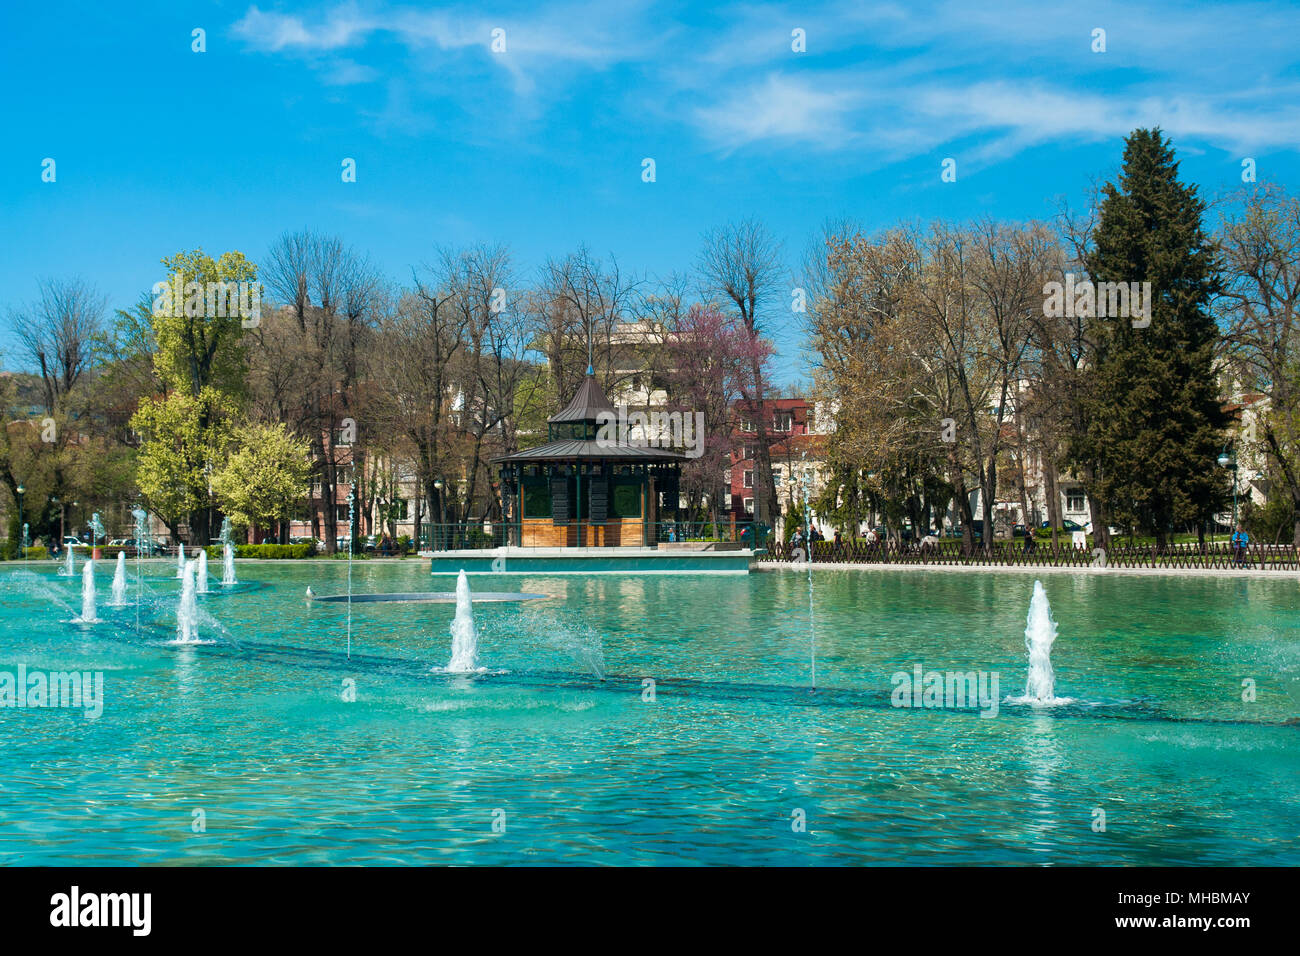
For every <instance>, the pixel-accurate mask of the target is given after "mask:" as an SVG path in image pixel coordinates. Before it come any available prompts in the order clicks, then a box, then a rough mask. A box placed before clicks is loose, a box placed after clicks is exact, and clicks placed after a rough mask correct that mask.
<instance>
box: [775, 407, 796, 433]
mask: <svg viewBox="0 0 1300 956" xmlns="http://www.w3.org/2000/svg"><path fill="white" fill-rule="evenodd" d="M793 427H794V416H793V415H792V414H791V413H790V412H786V411H781V412H774V413H773V414H772V429H773V430H774V431H778V432H788V431H790V430H791V429H792V428H793Z"/></svg>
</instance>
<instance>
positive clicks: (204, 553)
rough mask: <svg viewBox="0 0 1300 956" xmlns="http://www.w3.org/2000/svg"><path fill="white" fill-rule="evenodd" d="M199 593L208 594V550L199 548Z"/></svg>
mask: <svg viewBox="0 0 1300 956" xmlns="http://www.w3.org/2000/svg"><path fill="white" fill-rule="evenodd" d="M197 584H198V592H199V593H200V594H207V593H208V549H207V548H199V571H198V581H197Z"/></svg>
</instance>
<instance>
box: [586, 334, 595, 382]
mask: <svg viewBox="0 0 1300 956" xmlns="http://www.w3.org/2000/svg"><path fill="white" fill-rule="evenodd" d="M587 374H588V375H595V374H596V366H595V364H594V363H593V362H592V361H591V322H590V321H588V322H587Z"/></svg>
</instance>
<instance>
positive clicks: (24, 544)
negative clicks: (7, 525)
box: [17, 485, 27, 561]
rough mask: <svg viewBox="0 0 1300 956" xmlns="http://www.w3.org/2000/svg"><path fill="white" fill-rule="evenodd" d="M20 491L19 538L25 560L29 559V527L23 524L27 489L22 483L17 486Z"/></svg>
mask: <svg viewBox="0 0 1300 956" xmlns="http://www.w3.org/2000/svg"><path fill="white" fill-rule="evenodd" d="M17 491H18V528H19V533H20V534H21V535H22V537H21V538H19V539H18V546H19V547H20V548H22V549H23V560H24V561H26V560H27V528H26V527H25V526H24V525H23V494H24V493H25V492H26V491H27V489H26V488H24V487H23V486H22V485H19V486H18V488H17Z"/></svg>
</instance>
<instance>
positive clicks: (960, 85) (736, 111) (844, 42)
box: [232, 0, 1300, 161]
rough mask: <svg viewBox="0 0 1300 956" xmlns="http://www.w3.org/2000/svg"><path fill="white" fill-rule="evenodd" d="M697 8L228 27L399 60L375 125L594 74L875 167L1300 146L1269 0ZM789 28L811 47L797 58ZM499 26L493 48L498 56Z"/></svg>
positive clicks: (737, 137)
mask: <svg viewBox="0 0 1300 956" xmlns="http://www.w3.org/2000/svg"><path fill="white" fill-rule="evenodd" d="M1171 10H1172V12H1171ZM691 16H692V13H691V12H689V11H688V8H685V7H683V8H681V9H680V10H677V11H675V12H669V13H665V12H663V8H662V7H655V6H652V5H650V4H649V3H646V2H635V3H631V4H627V5H624V6H623V7H621V8H612V7H608V6H605V5H600V6H596V7H580V6H571V5H567V4H566V5H562V6H558V7H556V6H546V7H545V8H544V9H543V8H541V7H538V6H525V7H520V8H517V9H515V10H509V9H507V10H506V11H505V12H503V13H502V14H501V15H500V16H499V17H495V16H494V15H489V14H484V13H483V12H481V11H480V10H474V9H471V8H448V9H443V10H439V11H428V10H419V9H414V8H410V7H402V6H382V5H378V4H375V5H363V4H360V3H355V2H354V3H347V4H343V5H340V6H335V7H332V8H329V9H327V10H325V11H323V12H319V13H313V14H297V13H285V12H267V11H263V10H261V9H260V8H258V7H257V6H252V7H249V8H248V10H247V12H246V13H245V14H244V15H243V16H242V18H241V19H240V20H239V21H238V22H237V23H235V24H234V26H233V28H232V32H233V33H234V35H235V36H236V37H238V38H239V39H241V40H242V41H243V42H244V43H245V45H246V47H247V48H248V49H249V50H250V51H254V52H258V53H262V54H267V55H277V56H289V57H295V58H298V59H301V60H302V61H303V62H305V63H307V64H309V65H310V66H311V67H312V68H313V69H315V70H316V71H317V72H318V73H319V75H320V77H321V81H322V82H323V83H326V84H330V85H356V84H366V83H372V82H379V81H384V77H385V75H386V72H387V71H386V70H385V69H383V68H382V64H381V63H379V62H377V61H378V58H379V57H380V56H381V53H380V52H379V49H372V48H381V49H382V50H383V53H382V55H383V56H385V57H391V56H392V51H393V49H394V48H396V49H397V50H400V51H402V52H403V53H404V54H405V56H406V58H407V59H406V62H405V64H399V66H402V67H404V68H405V69H404V73H405V74H406V76H405V78H404V79H403V80H402V86H401V88H400V89H396V90H392V89H390V90H388V91H387V94H386V95H387V99H388V101H389V107H388V108H386V110H385V111H383V112H374V111H372V116H376V117H382V116H387V119H386V120H384V122H386V123H387V124H388V125H390V126H392V125H395V123H396V120H395V117H397V116H399V115H403V114H404V115H410V116H415V115H417V114H418V111H419V102H420V100H421V99H422V98H424V99H454V100H459V101H461V102H459V103H458V104H457V108H459V109H462V110H464V111H466V112H468V113H473V112H474V111H475V110H482V111H486V112H492V113H495V114H496V115H497V116H498V117H499V116H500V113H501V102H500V99H499V96H497V95H495V94H494V93H493V92H492V90H493V89H494V88H497V87H500V88H502V89H503V90H504V91H506V92H508V93H509V94H511V95H512V96H513V97H514V100H515V101H514V104H513V105H514V111H515V112H516V113H517V114H518V115H520V116H525V117H528V118H529V119H531V120H538V119H544V118H545V117H546V115H547V112H548V109H551V108H553V107H554V106H555V105H557V104H560V103H564V102H567V101H568V99H569V98H570V96H571V95H572V94H573V93H574V92H575V91H579V90H590V89H592V88H594V87H595V86H598V81H597V79H596V77H597V76H598V75H599V74H601V73H602V72H605V71H611V70H627V71H630V72H629V74H628V75H629V77H630V78H631V82H629V83H627V84H624V85H623V86H622V87H621V92H620V93H618V94H615V95H616V97H617V98H615V99H613V100H610V99H609V98H608V97H606V98H604V99H602V100H601V103H600V108H601V109H602V110H604V111H609V113H610V114H611V116H610V118H611V120H620V119H621V120H622V121H623V122H625V123H629V124H638V123H644V122H645V121H646V120H647V119H648V118H650V119H653V120H654V122H656V123H657V124H659V126H660V127H662V128H663V129H664V130H674V129H675V130H676V131H679V132H683V133H686V134H688V135H694V136H696V137H698V139H699V140H700V142H701V143H702V144H703V145H704V146H705V148H707V149H711V150H715V151H719V152H723V153H729V152H734V151H736V150H739V149H745V148H759V147H767V148H775V149H784V148H794V147H798V148H812V149H815V150H818V151H822V152H836V151H839V152H843V153H846V154H847V153H851V152H853V151H859V150H862V149H863V147H864V145H869V146H870V148H871V154H872V156H874V157H875V158H876V161H889V160H891V159H899V158H905V157H907V156H914V155H920V154H925V153H932V152H934V151H936V150H939V149H942V148H944V147H945V145H946V144H954V143H958V142H961V143H963V145H964V148H966V149H967V150H968V152H967V158H968V159H973V160H975V161H993V160H996V159H998V158H1000V157H1003V156H1005V155H1008V154H1011V153H1014V152H1015V151H1016V150H1018V149H1021V148H1024V147H1026V146H1032V145H1036V144H1041V143H1046V142H1058V143H1059V142H1068V141H1091V140H1093V139H1098V138H1105V137H1114V136H1116V135H1122V134H1123V133H1125V132H1127V131H1129V130H1131V129H1132V128H1133V127H1134V126H1136V125H1160V126H1162V127H1164V128H1165V129H1166V130H1167V131H1168V132H1170V133H1171V134H1173V135H1175V136H1179V137H1187V138H1194V139H1196V140H1198V141H1199V144H1200V145H1201V146H1206V147H1210V148H1219V149H1225V150H1243V149H1263V148H1282V149H1295V148H1297V144H1298V143H1300V135H1297V134H1298V133H1300V111H1298V110H1297V107H1296V103H1297V98H1296V97H1295V92H1296V86H1297V82H1296V80H1295V79H1294V78H1295V77H1296V75H1297V72H1298V62H1297V61H1298V58H1297V56H1296V53H1295V51H1294V45H1293V38H1294V37H1295V36H1296V35H1300V10H1297V9H1296V8H1295V7H1292V6H1289V5H1285V4H1281V3H1263V2H1248V3H1239V4H1229V5H1220V6H1216V7H1213V8H1210V7H1202V6H1198V5H1193V4H1176V5H1173V6H1172V7H1171V6H1170V5H1168V4H1166V5H1163V6H1161V7H1156V6H1153V5H1151V4H1138V5H1132V4H1128V3H1112V2H1104V3H1093V4H1091V5H1089V6H1088V7H1086V8H1080V7H1078V5H1077V4H1076V3H1065V2H1057V0H1041V2H1036V0H1006V2H1004V3H1001V4H999V5H998V7H997V8H996V10H995V9H993V8H991V7H987V6H981V5H973V4H969V3H960V2H956V0H949V2H941V3H933V4H929V5H916V6H913V5H910V4H899V3H883V4H875V5H864V4H861V3H858V2H853V0H836V2H831V3H824V4H820V5H804V4H799V5H794V4H781V3H769V4H764V3H757V4H756V3H742V4H737V5H733V6H731V7H727V8H723V9H722V10H718V11H712V12H711V13H709V14H704V15H702V18H701V17H696V18H694V19H691ZM1095 27H1101V28H1103V29H1105V30H1106V31H1107V42H1108V50H1107V52H1106V53H1104V54H1093V53H1092V52H1091V50H1090V42H1091V31H1092V29H1094V28H1095ZM796 28H798V29H800V30H803V31H804V33H805V36H806V44H807V52H803V53H797V52H795V51H794V50H792V49H791V31H792V30H794V29H796ZM496 29H502V30H504V31H505V34H504V42H505V44H506V51H505V52H504V53H494V52H493V51H492V48H491V44H492V41H493V31H494V30H496ZM394 45H395V46H394ZM448 57H450V59H448ZM450 71H454V74H453V73H451V72H450ZM449 75H454V77H455V81H454V82H452V81H450V80H448V78H447V77H448V76H449ZM386 82H390V83H391V82H394V81H391V80H389V81H386ZM398 125H400V124H398ZM420 125H421V124H419V123H416V124H415V126H414V127H412V131H413V132H414V131H416V127H419V126H420Z"/></svg>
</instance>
